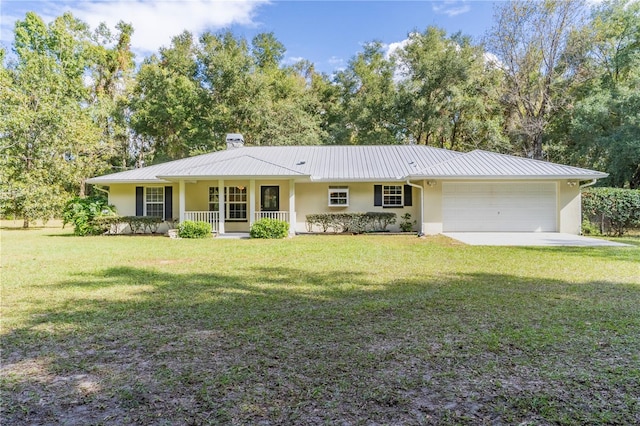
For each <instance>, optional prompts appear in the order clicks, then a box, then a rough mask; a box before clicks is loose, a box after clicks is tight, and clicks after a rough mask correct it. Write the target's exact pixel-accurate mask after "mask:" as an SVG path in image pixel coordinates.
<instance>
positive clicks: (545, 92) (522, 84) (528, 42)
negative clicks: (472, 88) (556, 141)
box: [488, 0, 584, 159]
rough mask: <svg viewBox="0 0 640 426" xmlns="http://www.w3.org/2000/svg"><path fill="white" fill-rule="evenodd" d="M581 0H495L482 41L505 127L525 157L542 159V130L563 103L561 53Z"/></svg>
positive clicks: (567, 44)
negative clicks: (499, 88)
mask: <svg viewBox="0 0 640 426" xmlns="http://www.w3.org/2000/svg"><path fill="white" fill-rule="evenodd" d="M583 13H584V7H583V2H582V0H544V1H538V0H523V1H512V2H506V3H501V4H500V5H498V7H497V9H496V14H495V19H496V25H495V27H493V28H492V30H491V32H490V34H489V37H488V42H489V46H490V48H491V51H492V53H494V54H495V55H496V56H497V58H498V59H499V61H500V64H501V66H502V70H503V72H504V77H505V83H506V87H505V89H506V90H505V94H504V104H505V108H506V112H507V119H508V132H509V134H510V136H511V137H512V139H513V141H514V143H516V144H517V145H518V146H519V150H520V151H521V153H522V154H524V155H525V156H527V157H532V158H536V159H542V158H543V157H544V156H545V153H544V151H543V142H544V141H543V136H544V134H545V131H546V130H547V126H548V123H549V121H550V118H551V117H552V116H553V114H554V113H555V112H556V111H557V110H558V109H559V108H560V107H561V106H562V105H563V99H564V98H563V96H562V93H559V90H558V89H559V88H561V87H563V86H562V84H560V83H562V82H563V81H562V79H563V77H567V78H568V77H570V76H568V75H566V72H567V71H569V70H570V66H569V63H568V62H567V58H568V57H567V56H566V55H565V53H566V52H567V51H570V50H571V46H570V42H571V40H573V38H572V37H571V34H572V31H574V30H575V29H577V28H579V27H580V26H581V21H582V17H583Z"/></svg>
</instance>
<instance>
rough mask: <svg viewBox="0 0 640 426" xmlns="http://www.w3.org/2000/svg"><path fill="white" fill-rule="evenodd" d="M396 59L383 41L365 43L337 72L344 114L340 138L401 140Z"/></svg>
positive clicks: (362, 142) (358, 141)
mask: <svg viewBox="0 0 640 426" xmlns="http://www.w3.org/2000/svg"><path fill="white" fill-rule="evenodd" d="M394 71H395V62H394V60H393V59H391V58H388V57H386V54H385V49H384V46H383V45H382V43H380V42H377V41H375V42H371V43H368V44H366V45H365V46H364V50H363V51H362V52H360V53H358V54H357V55H356V56H355V57H354V58H353V59H352V60H351V61H350V62H349V65H348V67H347V69H346V70H344V71H341V72H339V73H337V74H336V77H335V82H336V84H337V86H338V87H339V90H340V98H341V102H342V103H343V110H344V116H343V120H342V123H341V124H340V125H341V126H342V127H343V128H344V132H342V134H341V136H340V138H341V139H339V140H338V141H337V142H338V143H344V144H356V145H378V144H394V143H399V142H400V139H399V138H398V136H399V134H398V130H399V128H398V117H397V115H396V109H395V101H396V99H395V96H396V87H395V83H394V81H393V77H394Z"/></svg>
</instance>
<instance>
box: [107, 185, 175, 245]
mask: <svg viewBox="0 0 640 426" xmlns="http://www.w3.org/2000/svg"><path fill="white" fill-rule="evenodd" d="M137 186H142V187H145V188H146V187H152V186H153V187H161V188H164V187H165V186H171V187H172V188H173V194H172V200H171V205H172V208H173V218H177V217H178V215H179V198H178V185H177V184H163V185H141V184H112V185H110V187H109V204H113V205H114V206H115V207H116V212H117V213H118V214H119V215H120V216H135V215H136V187H137ZM168 229H169V225H168V224H166V223H165V224H162V225H161V226H160V227H159V228H158V232H160V233H164V232H167V230H168ZM124 232H129V231H128V226H127V229H125V230H124Z"/></svg>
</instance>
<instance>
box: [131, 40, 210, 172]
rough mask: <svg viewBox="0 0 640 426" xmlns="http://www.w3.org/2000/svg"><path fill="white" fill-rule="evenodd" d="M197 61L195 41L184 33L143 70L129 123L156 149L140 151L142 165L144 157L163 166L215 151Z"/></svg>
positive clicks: (149, 59)
mask: <svg viewBox="0 0 640 426" xmlns="http://www.w3.org/2000/svg"><path fill="white" fill-rule="evenodd" d="M197 55H198V47H197V45H196V43H195V41H194V40H193V36H192V35H191V34H190V33H188V32H184V33H182V34H180V35H179V36H176V37H174V38H173V40H172V42H171V46H170V47H168V48H162V49H160V52H159V55H157V56H156V55H153V56H151V57H150V58H147V59H146V60H145V61H144V62H143V64H142V66H141V67H140V70H139V72H138V74H137V82H136V85H135V89H134V91H133V94H132V97H131V102H130V108H131V111H132V114H131V117H130V122H131V126H132V129H133V130H134V131H135V132H136V133H137V135H138V137H139V138H140V139H143V140H144V139H146V138H149V139H150V140H151V141H152V143H150V144H148V145H147V149H143V150H139V152H138V153H137V154H138V157H139V158H138V161H139V162H141V161H144V158H145V156H149V157H150V158H149V160H151V161H155V162H161V161H167V160H172V159H176V158H182V157H185V156H188V155H194V154H197V153H201V152H205V151H211V150H213V149H215V148H216V145H215V139H214V135H213V129H212V128H211V125H210V123H209V121H208V116H209V112H208V111H207V108H205V99H206V92H207V90H206V89H205V88H204V87H203V86H202V85H201V84H200V80H199V78H200V70H199V64H198V60H197Z"/></svg>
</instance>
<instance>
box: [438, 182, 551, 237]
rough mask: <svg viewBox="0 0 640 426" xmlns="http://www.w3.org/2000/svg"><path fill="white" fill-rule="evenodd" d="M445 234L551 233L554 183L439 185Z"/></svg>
mask: <svg viewBox="0 0 640 426" xmlns="http://www.w3.org/2000/svg"><path fill="white" fill-rule="evenodd" d="M442 216H443V217H442V219H443V229H444V231H445V232H555V231H556V222H557V220H556V184H555V182H531V183H528V182H522V183H506V182H505V183H466V182H444V183H443V184H442Z"/></svg>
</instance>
